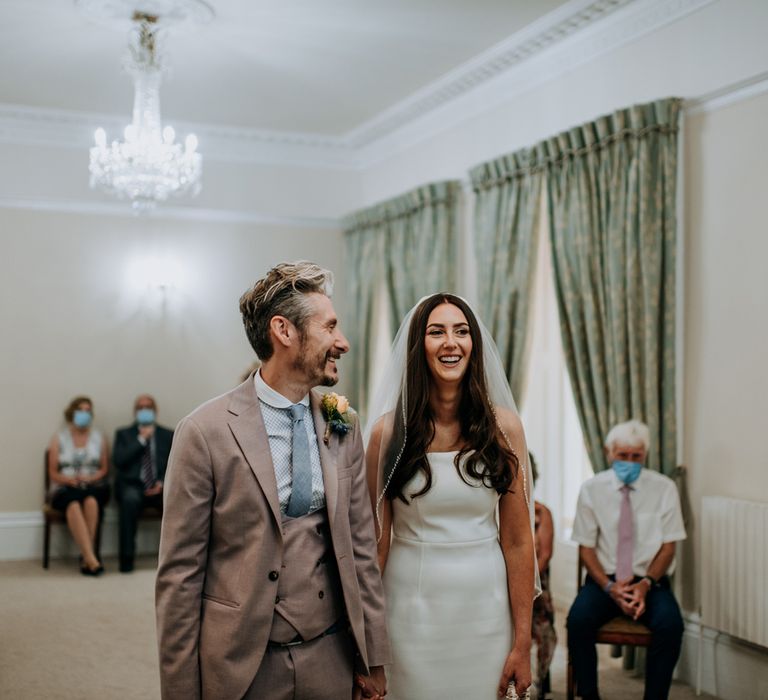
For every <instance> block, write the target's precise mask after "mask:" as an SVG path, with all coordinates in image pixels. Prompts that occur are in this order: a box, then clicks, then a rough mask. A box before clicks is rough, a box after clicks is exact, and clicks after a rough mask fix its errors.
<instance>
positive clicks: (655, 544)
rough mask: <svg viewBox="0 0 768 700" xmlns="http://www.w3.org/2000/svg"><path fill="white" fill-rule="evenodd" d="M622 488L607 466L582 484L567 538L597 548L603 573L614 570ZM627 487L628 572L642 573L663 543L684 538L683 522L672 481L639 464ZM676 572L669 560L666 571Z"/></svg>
mask: <svg viewBox="0 0 768 700" xmlns="http://www.w3.org/2000/svg"><path fill="white" fill-rule="evenodd" d="M622 486H624V483H623V482H622V481H621V480H620V479H619V478H618V477H617V476H616V473H615V472H614V471H613V469H606V470H605V471H603V472H600V473H599V474H597V475H596V476H593V477H592V478H591V479H590V480H589V481H585V482H584V483H583V484H582V486H581V491H579V501H578V504H577V505H576V519H575V520H574V523H573V535H572V537H571V539H572V540H573V541H574V542H578V543H579V544H580V545H583V546H584V547H592V548H594V549H596V550H597V552H596V553H597V559H598V561H599V562H600V564H601V565H602V567H603V569H604V570H605V573H606V574H614V573H616V548H617V546H618V544H619V512H620V511H621V499H622V493H621V487H622ZM630 489H631V490H630V492H629V500H630V503H631V504H632V523H633V525H634V533H633V534H634V537H633V540H634V547H633V549H632V571H633V572H634V574H635V576H645V574H646V573H647V571H648V567H649V566H650V565H651V562H652V561H653V558H654V557H655V556H656V553H657V552H658V551H659V549H660V548H661V545H662V544H664V543H666V542H677V541H679V540H684V539H685V536H686V535H685V526H684V525H683V516H682V513H681V512H680V498H679V496H678V493H677V487H676V486H675V482H674V481H672V479H670V478H669V477H667V476H664V475H663V474H660V473H659V472H655V471H651V470H649V469H645V468H643V469H642V470H641V471H640V476H639V477H637V480H636V481H635V482H634V483H632V484H630ZM674 570H675V562H674V561H672V563H671V564H670V566H669V569H668V570H667V573H668V574H671V573H672V572H673V571H674Z"/></svg>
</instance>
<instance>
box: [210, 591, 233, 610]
mask: <svg viewBox="0 0 768 700" xmlns="http://www.w3.org/2000/svg"><path fill="white" fill-rule="evenodd" d="M203 600H209V601H211V602H212V603H218V604H219V605H226V606H227V607H228V608H239V607H240V603H236V602H235V601H233V600H227V599H226V598H219V597H218V596H215V595H211V594H210V593H203Z"/></svg>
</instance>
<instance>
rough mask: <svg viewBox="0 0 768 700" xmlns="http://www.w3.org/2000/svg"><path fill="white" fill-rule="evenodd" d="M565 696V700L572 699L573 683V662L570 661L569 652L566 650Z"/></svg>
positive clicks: (573, 694) (573, 695)
mask: <svg viewBox="0 0 768 700" xmlns="http://www.w3.org/2000/svg"><path fill="white" fill-rule="evenodd" d="M565 675H566V686H567V688H566V691H567V692H566V698H567V700H574V697H575V693H574V687H573V686H574V683H573V664H572V663H571V652H568V667H567V669H566V674H565Z"/></svg>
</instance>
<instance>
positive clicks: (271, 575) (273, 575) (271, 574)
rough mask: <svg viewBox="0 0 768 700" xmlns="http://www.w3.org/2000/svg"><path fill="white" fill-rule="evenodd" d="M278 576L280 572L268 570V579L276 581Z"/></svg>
mask: <svg viewBox="0 0 768 700" xmlns="http://www.w3.org/2000/svg"><path fill="white" fill-rule="evenodd" d="M279 577H280V574H278V573H277V571H270V572H269V580H270V581H277V579H278V578H279Z"/></svg>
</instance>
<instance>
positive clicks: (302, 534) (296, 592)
mask: <svg viewBox="0 0 768 700" xmlns="http://www.w3.org/2000/svg"><path fill="white" fill-rule="evenodd" d="M282 527H283V545H284V548H283V564H282V567H281V569H280V578H279V579H278V585H277V597H276V598H275V613H274V616H273V618H272V631H271V632H270V635H269V638H270V640H272V641H273V642H290V641H292V640H293V639H294V638H295V637H296V635H297V634H299V635H301V637H302V638H303V639H305V640H307V639H312V638H313V637H317V636H318V635H320V634H322V633H323V632H324V631H325V630H327V629H328V628H329V627H330V626H331V625H332V624H333V623H334V622H336V621H337V620H339V619H340V618H341V617H342V615H343V614H344V602H343V596H342V591H341V582H340V580H339V572H338V568H337V566H336V557H335V556H334V553H333V545H332V544H331V531H330V527H329V525H328V515H327V512H326V510H325V508H322V509H320V510H317V511H315V512H314V513H310V514H309V515H305V516H302V517H300V518H286V519H284V520H283V524H282Z"/></svg>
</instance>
